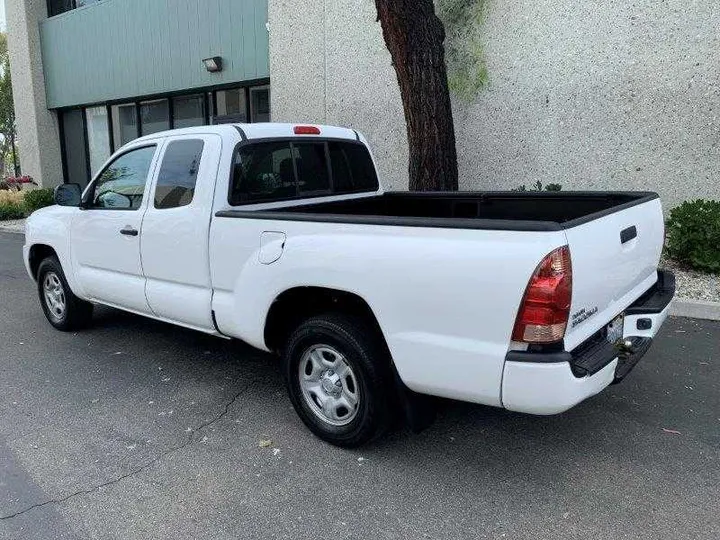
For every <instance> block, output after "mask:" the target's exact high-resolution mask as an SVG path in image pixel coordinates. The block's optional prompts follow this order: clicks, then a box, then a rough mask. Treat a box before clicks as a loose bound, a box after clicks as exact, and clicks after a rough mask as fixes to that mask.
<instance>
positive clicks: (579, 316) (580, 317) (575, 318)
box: [570, 306, 598, 328]
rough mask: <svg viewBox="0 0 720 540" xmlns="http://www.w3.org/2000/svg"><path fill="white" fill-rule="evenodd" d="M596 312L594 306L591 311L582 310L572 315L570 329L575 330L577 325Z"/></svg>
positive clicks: (596, 309)
mask: <svg viewBox="0 0 720 540" xmlns="http://www.w3.org/2000/svg"><path fill="white" fill-rule="evenodd" d="M597 312H598V308H597V306H595V307H594V308H592V309H585V308H582V309H581V310H580V311H576V312H575V313H573V314H572V324H571V325H570V326H571V327H572V328H575V327H576V326H577V325H578V324H580V323H581V322H583V321H585V320H586V319H589V318H590V317H592V316H593V315H595V314H596V313H597Z"/></svg>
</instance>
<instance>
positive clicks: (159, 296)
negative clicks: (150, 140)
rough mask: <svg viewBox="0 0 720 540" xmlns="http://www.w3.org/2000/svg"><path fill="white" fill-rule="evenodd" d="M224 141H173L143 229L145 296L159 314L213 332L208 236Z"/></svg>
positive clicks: (210, 138)
mask: <svg viewBox="0 0 720 540" xmlns="http://www.w3.org/2000/svg"><path fill="white" fill-rule="evenodd" d="M221 141H222V139H221V138H220V137H219V136H218V135H204V134H197V135H195V134H193V135H179V136H174V137H169V138H168V139H167V142H166V144H165V146H164V147H163V149H162V154H161V156H160V160H159V165H158V173H157V175H156V180H155V183H154V185H153V189H152V196H151V197H150V200H149V201H148V209H147V212H146V214H145V219H144V220H143V224H142V231H141V255H142V262H143V270H144V273H145V278H146V282H145V294H146V296H147V300H148V303H149V305H150V307H151V308H152V310H153V312H154V313H155V315H157V316H159V317H163V318H165V319H170V320H172V321H174V322H177V323H180V324H184V325H186V326H190V327H194V328H198V329H202V330H212V329H214V324H213V320H212V311H211V309H212V308H211V299H212V287H211V284H210V267H209V255H208V235H209V228H210V217H211V216H210V214H211V212H212V201H213V195H214V190H215V179H216V176H217V172H218V164H219V160H220V150H221V146H222V142H221Z"/></svg>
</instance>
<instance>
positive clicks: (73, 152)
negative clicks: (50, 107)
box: [62, 109, 88, 187]
mask: <svg viewBox="0 0 720 540" xmlns="http://www.w3.org/2000/svg"><path fill="white" fill-rule="evenodd" d="M62 127H63V133H62V137H63V146H64V149H65V166H66V167H67V169H66V171H67V181H68V182H75V183H76V184H80V185H81V186H83V187H84V186H85V185H87V183H88V173H87V154H86V153H85V130H84V129H83V113H82V110H81V109H73V110H70V111H64V112H63V113H62Z"/></svg>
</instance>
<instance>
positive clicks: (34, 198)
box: [0, 189, 55, 220]
mask: <svg viewBox="0 0 720 540" xmlns="http://www.w3.org/2000/svg"><path fill="white" fill-rule="evenodd" d="M51 204H55V201H54V199H53V190H52V189H33V190H29V191H12V190H0V220H8V219H22V218H24V217H27V216H29V215H30V214H32V213H33V212H34V211H35V210H37V209H39V208H43V207H45V206H50V205H51Z"/></svg>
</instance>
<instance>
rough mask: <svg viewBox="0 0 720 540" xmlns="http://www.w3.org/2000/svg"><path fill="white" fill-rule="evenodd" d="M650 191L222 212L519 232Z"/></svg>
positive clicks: (398, 198)
mask: <svg viewBox="0 0 720 540" xmlns="http://www.w3.org/2000/svg"><path fill="white" fill-rule="evenodd" d="M657 198H658V195H657V194H656V193H652V192H580V191H567V192H467V193H463V192H448V193H446V192H427V193H423V192H418V193H411V192H387V193H383V194H380V195H372V196H369V197H362V198H356V199H345V200H340V201H332V202H323V201H318V202H313V203H306V204H300V205H298V204H294V205H290V206H286V207H283V208H274V209H272V210H256V211H253V212H252V213H251V215H248V214H249V212H247V211H244V210H241V209H237V210H228V211H222V212H218V216H222V217H252V218H255V219H280V220H291V221H326V222H337V223H364V224H375V225H398V226H424V227H443V228H469V229H495V230H498V229H502V230H516V231H517V230H520V231H557V230H563V229H568V228H572V227H575V226H577V225H581V224H583V223H587V222H588V221H592V220H593V219H597V218H600V217H602V216H605V215H609V214H612V213H615V212H619V211H621V210H624V209H626V208H630V207H632V206H635V205H638V204H642V203H645V202H647V201H650V200H653V199H657Z"/></svg>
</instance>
